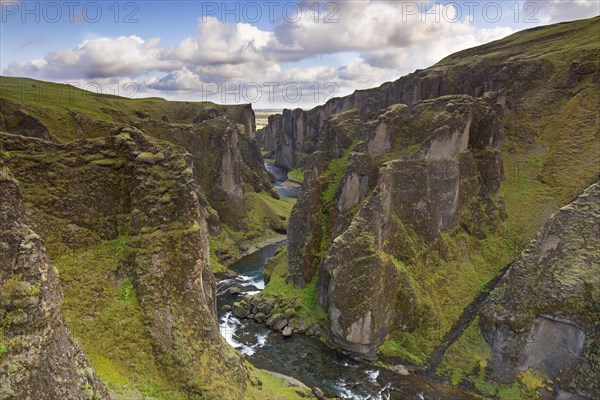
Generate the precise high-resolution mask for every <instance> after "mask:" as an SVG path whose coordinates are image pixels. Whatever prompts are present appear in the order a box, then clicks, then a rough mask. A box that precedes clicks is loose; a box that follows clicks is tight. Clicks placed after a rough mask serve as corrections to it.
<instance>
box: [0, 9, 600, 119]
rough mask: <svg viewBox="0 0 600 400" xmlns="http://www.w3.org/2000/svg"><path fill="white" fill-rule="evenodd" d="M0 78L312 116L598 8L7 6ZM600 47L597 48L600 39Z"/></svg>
mask: <svg viewBox="0 0 600 400" xmlns="http://www.w3.org/2000/svg"><path fill="white" fill-rule="evenodd" d="M0 7H1V16H0V18H1V19H0V74H1V75H6V76H22V77H29V78H35V79H40V80H47V81H53V82H66V83H70V84H73V85H75V86H78V87H81V88H84V89H86V90H91V91H94V92H100V93H107V94H118V95H121V96H126V97H133V98H140V97H150V96H153V97H163V98H165V99H169V100H191V101H206V100H208V101H213V102H216V103H252V104H253V106H254V108H255V109H281V108H296V107H302V108H312V107H314V106H316V105H318V104H322V103H324V102H325V101H327V100H328V99H330V98H332V97H338V96H343V95H347V94H350V93H352V92H353V91H354V90H356V89H365V88H369V87H373V86H379V85H380V84H382V83H384V82H386V81H392V80H395V79H398V78H399V77H400V76H402V75H406V74H407V73H410V72H413V71H414V70H416V69H423V68H426V67H428V66H431V65H433V64H435V63H436V62H438V61H439V60H441V59H442V58H444V57H445V56H447V55H449V54H452V53H454V52H456V51H459V50H462V49H465V48H469V47H473V46H477V45H480V44H484V43H487V42H490V41H493V40H497V39H500V38H503V37H506V36H508V35H510V34H512V33H514V32H516V31H519V30H522V29H529V28H533V27H536V26H541V25H547V24H551V23H556V22H562V21H569V20H575V19H582V18H591V17H594V16H597V15H598V14H600V0H571V1H569V0H545V1H516V0H498V1H399V0H395V1H375V0H344V1H316V0H308V1H306V0H299V1H251V0H244V1H200V0H194V1H159V0H149V1H114V0H109V1H47V0H46V1H29V0H0ZM599 40H600V39H599Z"/></svg>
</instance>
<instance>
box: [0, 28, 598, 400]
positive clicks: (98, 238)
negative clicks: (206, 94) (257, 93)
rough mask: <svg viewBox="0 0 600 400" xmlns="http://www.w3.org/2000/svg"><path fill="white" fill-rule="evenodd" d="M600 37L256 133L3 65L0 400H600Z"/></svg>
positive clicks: (222, 111) (334, 102)
mask: <svg viewBox="0 0 600 400" xmlns="http://www.w3.org/2000/svg"><path fill="white" fill-rule="evenodd" d="M599 36H600V17H595V18H591V19H586V20H579V21H574V22H568V23H561V24H554V25H548V26H544V27H538V28H534V29H529V30H525V31H521V32H518V33H515V34H513V35H510V36H508V37H506V38H504V39H501V40H498V41H495V42H491V43H488V44H485V45H482V46H479V47H474V48H471V49H468V50H464V51H461V52H458V53H455V54H453V55H450V56H448V57H446V58H444V59H443V60H441V61H440V62H439V63H437V64H435V65H434V66H432V67H430V68H427V69H425V70H417V71H416V72H414V73H412V74H409V75H406V76H404V77H401V78H400V79H398V80H396V81H393V82H388V83H385V84H383V85H381V86H380V87H378V88H373V89H368V90H359V91H356V92H354V93H353V94H352V95H349V96H346V97H340V98H333V99H331V100H329V101H328V102H326V103H325V104H323V105H319V106H317V107H315V108H313V109H310V110H305V109H300V108H298V109H295V110H287V109H286V110H283V112H282V113H278V114H273V115H271V116H269V118H268V124H267V125H266V126H265V127H264V128H262V129H259V130H257V129H256V121H255V110H253V108H252V105H250V104H245V105H219V104H215V103H211V102H188V101H167V100H163V99H160V98H144V99H127V98H123V97H118V96H111V95H99V94H91V93H89V92H86V91H84V90H80V89H76V88H73V87H72V86H69V85H66V84H57V83H50V82H42V81H37V80H33V79H29V78H14V77H5V76H2V77H0V87H1V90H2V92H1V93H0V228H1V230H0V304H1V305H2V309H1V314H0V317H1V321H0V400H20V399H27V400H45V399H48V400H55V399H65V400H66V399H90V400H91V399H94V400H96V399H98V400H99V399H123V400H137V399H161V400H162V399H165V400H166V399H170V400H184V399H223V400H234V399H240V400H241V399H261V400H262V399H266V400H268V399H273V400H275V399H301V398H316V399H319V400H321V399H325V398H347V399H406V398H409V399H470V398H473V399H476V398H490V399H502V400H509V399H543V398H555V399H596V398H600V386H599V384H598V382H600V371H599V370H598V365H599V363H600V354H599V350H598V349H599V348H600V344H599V342H598V340H599V336H598V332H599V331H600V329H599V326H598V321H600V318H599V316H600V315H599V310H598V304H600V303H599V302H600V291H599V290H600V289H599V288H600V181H599V179H600V133H599V132H600V41H599V40H598V37H599ZM41 88H45V90H46V91H47V90H53V91H54V92H56V93H63V94H64V93H68V96H66V95H65V96H59V97H53V98H52V99H49V98H47V97H44V96H42V95H40V96H32V95H31V94H32V93H44V92H43V91H40V89H41Z"/></svg>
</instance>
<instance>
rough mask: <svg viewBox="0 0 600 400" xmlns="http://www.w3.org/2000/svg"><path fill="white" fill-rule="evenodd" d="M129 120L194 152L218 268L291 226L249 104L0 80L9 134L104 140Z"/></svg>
mask: <svg viewBox="0 0 600 400" xmlns="http://www.w3.org/2000/svg"><path fill="white" fill-rule="evenodd" d="M123 125H127V126H134V127H137V128H138V129H141V130H143V131H144V132H145V133H146V134H148V135H150V136H152V137H155V138H158V139H162V140H165V141H168V142H171V143H174V144H176V145H178V146H181V147H183V148H185V149H186V150H187V151H188V152H189V153H190V154H191V156H192V158H193V161H194V162H193V163H192V166H191V168H192V170H193V177H194V180H195V181H196V183H197V184H198V186H199V187H200V188H201V191H202V193H203V195H204V196H203V197H204V198H205V199H206V201H205V203H206V204H205V205H206V206H207V207H208V208H209V212H210V218H209V219H208V224H209V230H210V233H211V235H212V237H213V241H212V242H211V244H212V245H211V251H212V254H211V256H212V261H213V262H212V264H213V268H214V269H215V270H216V271H217V270H222V269H223V268H224V267H223V265H222V264H227V263H229V262H231V261H232V260H233V259H235V258H236V257H237V256H238V255H239V254H240V252H243V251H244V250H245V249H246V248H248V247H250V246H251V244H252V243H254V242H256V241H260V240H263V239H265V238H268V237H270V236H273V235H275V234H276V233H277V232H284V231H285V229H286V223H285V222H286V221H285V220H284V219H285V218H284V219H281V217H285V215H283V214H281V213H279V212H278V211H277V209H278V207H280V206H287V204H283V203H282V202H280V201H279V200H278V196H277V193H276V192H275V191H274V189H273V187H272V184H271V180H272V177H271V176H270V175H269V173H268V172H267V170H266V169H265V167H264V161H263V158H262V154H261V151H260V147H259V146H258V142H257V140H256V137H255V119H254V111H253V110H252V107H251V106H250V105H231V106H227V105H217V104H213V103H209V102H197V103H196V102H171V101H166V100H162V99H157V98H150V99H128V98H123V97H117V96H111V95H102V94H95V93H90V92H86V91H84V90H80V89H77V88H74V87H72V86H69V85H62V84H56V83H50V82H40V81H35V80H32V79H26V78H11V77H0V129H1V130H4V131H6V132H9V133H14V134H19V135H23V136H29V137H37V138H40V139H44V140H49V141H54V142H57V143H68V142H70V141H73V140H76V139H82V138H98V137H105V136H106V135H107V134H108V132H110V131H111V130H113V129H117V128H118V127H120V126H123ZM257 196H260V199H259V200H257ZM263 217H264V218H263Z"/></svg>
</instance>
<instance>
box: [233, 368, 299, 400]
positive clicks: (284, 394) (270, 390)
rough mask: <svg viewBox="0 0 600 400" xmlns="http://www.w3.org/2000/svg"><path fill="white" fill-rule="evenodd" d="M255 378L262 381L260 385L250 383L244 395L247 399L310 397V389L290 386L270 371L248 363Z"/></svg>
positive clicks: (276, 399)
mask: <svg viewBox="0 0 600 400" xmlns="http://www.w3.org/2000/svg"><path fill="white" fill-rule="evenodd" d="M247 367H248V369H249V370H250V372H251V374H252V378H251V379H253V380H256V379H258V380H259V381H260V383H261V384H260V385H259V386H254V385H248V389H247V390H246V393H245V395H244V399H245V400H284V399H285V400H287V399H289V400H294V399H298V400H300V399H304V398H307V397H310V390H306V389H301V388H299V387H293V386H289V385H288V383H287V382H286V381H285V380H283V379H281V378H277V377H275V376H273V375H270V374H269V373H267V372H265V371H263V370H260V369H258V368H255V367H254V366H252V365H251V364H249V363H248V364H247Z"/></svg>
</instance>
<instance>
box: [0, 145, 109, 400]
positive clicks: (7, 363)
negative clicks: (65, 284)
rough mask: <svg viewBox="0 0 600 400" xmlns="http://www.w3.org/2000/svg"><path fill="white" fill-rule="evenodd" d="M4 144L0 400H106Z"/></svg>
mask: <svg viewBox="0 0 600 400" xmlns="http://www.w3.org/2000/svg"><path fill="white" fill-rule="evenodd" d="M4 155H5V152H4V151H3V150H2V146H1V145H0V306H1V309H0V312H1V314H0V318H1V324H0V365H1V367H0V398H2V399H40V400H43V399H48V400H50V399H88V400H92V399H94V400H99V399H108V393H107V391H106V389H105V388H104V386H103V385H102V384H101V383H100V381H99V380H98V378H97V377H96V375H95V373H94V371H93V370H92V367H91V365H90V362H89V361H88V359H87V358H86V356H85V355H84V354H83V352H82V350H81V348H80V347H79V345H77V344H76V343H75V342H74V341H73V338H72V337H71V334H70V332H69V331H68V329H67V326H66V324H65V321H64V317H63V313H62V310H61V303H62V301H63V294H62V290H61V286H60V283H59V279H58V273H57V272H56V270H55V269H54V268H53V267H52V266H51V265H50V260H49V258H48V255H47V254H46V250H45V248H44V246H43V240H42V238H40V236H38V235H37V234H35V233H34V232H33V231H32V230H31V228H30V227H29V226H28V225H27V223H26V221H25V220H24V215H25V208H24V205H23V197H22V194H21V192H20V190H19V188H18V186H17V184H16V182H15V180H14V179H13V177H12V174H11V173H10V170H9V169H8V167H6V165H5V164H4V160H3V158H4Z"/></svg>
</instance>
